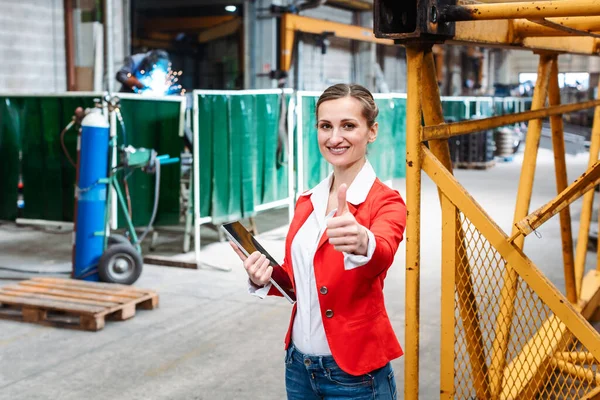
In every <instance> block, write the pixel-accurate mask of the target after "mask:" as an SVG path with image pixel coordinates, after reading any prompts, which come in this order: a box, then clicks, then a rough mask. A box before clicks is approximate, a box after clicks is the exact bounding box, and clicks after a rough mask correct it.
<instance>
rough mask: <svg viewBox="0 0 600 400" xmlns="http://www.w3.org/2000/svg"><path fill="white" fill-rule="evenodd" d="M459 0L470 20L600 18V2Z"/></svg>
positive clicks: (466, 17) (574, 0) (584, 0)
mask: <svg viewBox="0 0 600 400" xmlns="http://www.w3.org/2000/svg"><path fill="white" fill-rule="evenodd" d="M469 3H471V2H470V1H465V0H459V1H458V5H459V6H460V8H461V9H462V11H464V13H463V15H464V16H465V18H462V19H457V20H462V21H468V20H478V21H481V20H494V19H518V18H527V19H529V18H557V17H584V16H600V1H599V0H568V1H564V0H560V1H528V2H516V3H489V4H480V3H479V4H469Z"/></svg>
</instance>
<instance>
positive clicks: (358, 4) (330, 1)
mask: <svg viewBox="0 0 600 400" xmlns="http://www.w3.org/2000/svg"><path fill="white" fill-rule="evenodd" d="M327 5H332V6H337V7H343V8H347V9H349V10H355V11H371V10H372V9H373V2H372V1H365V0H327Z"/></svg>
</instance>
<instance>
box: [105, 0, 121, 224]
mask: <svg viewBox="0 0 600 400" xmlns="http://www.w3.org/2000/svg"><path fill="white" fill-rule="evenodd" d="M104 8H105V10H104V14H105V26H106V31H105V37H106V89H107V91H108V93H107V95H108V99H109V101H111V102H112V94H113V91H114V78H115V71H114V67H115V61H114V46H113V42H114V40H113V39H114V38H113V1H112V0H105V2H104ZM113 108H114V107H112V106H111V105H109V107H108V119H109V124H110V139H111V140H112V149H111V168H115V167H116V166H117V162H118V160H117V158H118V157H117V115H116V113H115V112H114V110H113ZM109 203H110V215H111V218H110V228H111V229H117V227H118V220H117V218H118V204H117V193H116V191H115V189H114V188H111V189H110V202H109Z"/></svg>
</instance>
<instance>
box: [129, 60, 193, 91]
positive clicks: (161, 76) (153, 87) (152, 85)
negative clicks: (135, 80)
mask: <svg viewBox="0 0 600 400" xmlns="http://www.w3.org/2000/svg"><path fill="white" fill-rule="evenodd" d="M182 73H183V72H182V71H173V70H171V68H170V67H169V69H168V70H167V71H165V70H163V69H162V68H159V67H157V66H155V68H153V69H152V71H150V73H148V74H145V75H144V76H143V77H141V78H140V82H142V84H144V85H145V86H146V88H145V89H143V90H142V91H141V93H142V94H144V95H150V96H163V95H170V94H183V93H185V92H183V93H182V91H183V88H182V86H181V85H176V83H177V82H178V81H179V77H180V76H181V74H182Z"/></svg>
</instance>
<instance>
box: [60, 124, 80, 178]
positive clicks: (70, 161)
mask: <svg viewBox="0 0 600 400" xmlns="http://www.w3.org/2000/svg"><path fill="white" fill-rule="evenodd" d="M73 125H75V121H74V120H73V121H71V122H69V124H68V125H67V126H65V128H64V129H63V130H62V131H61V132H60V146H61V147H62V151H63V153H64V154H65V157H67V160H68V161H69V164H71V165H72V166H73V168H77V164H76V163H75V161H73V158H72V157H71V155H70V154H69V151H68V150H67V146H66V145H65V134H66V133H67V131H68V130H69V129H71V127H72V126H73Z"/></svg>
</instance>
